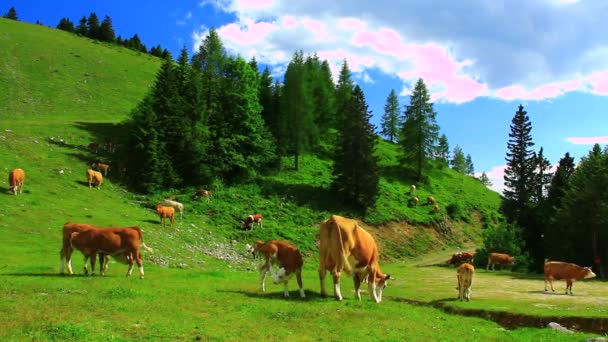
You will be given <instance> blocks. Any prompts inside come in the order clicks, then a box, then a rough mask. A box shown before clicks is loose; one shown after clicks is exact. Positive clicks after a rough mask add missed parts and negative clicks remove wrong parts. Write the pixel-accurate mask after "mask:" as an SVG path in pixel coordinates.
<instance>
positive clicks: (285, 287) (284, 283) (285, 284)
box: [283, 280, 289, 298]
mask: <svg viewBox="0 0 608 342" xmlns="http://www.w3.org/2000/svg"><path fill="white" fill-rule="evenodd" d="M287 284H288V281H287V280H285V281H284V282H283V285H284V287H283V296H284V297H285V298H289V288H288V286H287Z"/></svg>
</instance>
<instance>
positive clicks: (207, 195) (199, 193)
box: [192, 189, 213, 202]
mask: <svg viewBox="0 0 608 342" xmlns="http://www.w3.org/2000/svg"><path fill="white" fill-rule="evenodd" d="M212 195H213V191H210V190H205V189H198V190H196V192H195V193H194V196H192V197H193V198H194V199H199V198H201V197H204V198H206V199H207V202H211V196H212Z"/></svg>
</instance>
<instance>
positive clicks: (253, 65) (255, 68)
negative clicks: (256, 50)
mask: <svg viewBox="0 0 608 342" xmlns="http://www.w3.org/2000/svg"><path fill="white" fill-rule="evenodd" d="M249 66H250V67H251V70H253V71H255V72H256V73H258V74H259V70H258V61H257V60H256V59H255V56H253V57H251V60H250V61H249Z"/></svg>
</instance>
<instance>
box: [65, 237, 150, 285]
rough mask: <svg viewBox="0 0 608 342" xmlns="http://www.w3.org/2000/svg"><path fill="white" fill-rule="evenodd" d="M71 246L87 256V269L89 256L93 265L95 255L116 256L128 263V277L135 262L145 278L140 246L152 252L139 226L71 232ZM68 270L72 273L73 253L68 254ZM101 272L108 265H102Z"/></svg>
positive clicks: (102, 272) (103, 272) (141, 276)
mask: <svg viewBox="0 0 608 342" xmlns="http://www.w3.org/2000/svg"><path fill="white" fill-rule="evenodd" d="M70 246H71V247H72V249H77V250H79V251H81V252H82V254H84V256H85V269H86V262H87V259H88V258H91V266H92V267H94V265H95V261H94V260H95V255H96V254H98V253H99V254H103V255H109V256H112V257H115V258H116V259H117V260H118V261H121V262H124V263H127V264H128V265H129V269H128V270H127V277H128V276H130V275H131V272H132V271H133V264H134V263H137V266H138V267H139V278H141V279H143V278H144V266H143V259H142V257H141V253H140V250H139V247H140V246H142V247H144V248H145V249H146V250H147V251H148V252H150V253H152V249H151V248H149V247H148V246H146V244H145V243H144V241H143V235H142V232H141V229H140V228H139V227H135V226H134V227H124V228H96V227H92V228H89V229H86V230H83V231H76V232H72V233H70ZM67 260H68V261H67V264H68V272H69V273H70V274H72V273H73V272H72V269H71V254H70V255H68V256H67ZM100 270H101V274H102V275H104V274H105V271H106V270H107V263H106V265H105V266H104V265H100Z"/></svg>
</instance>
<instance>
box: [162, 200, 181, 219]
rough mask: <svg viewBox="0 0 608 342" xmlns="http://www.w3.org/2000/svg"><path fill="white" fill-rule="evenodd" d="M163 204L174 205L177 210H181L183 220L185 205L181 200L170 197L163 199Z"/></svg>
mask: <svg viewBox="0 0 608 342" xmlns="http://www.w3.org/2000/svg"><path fill="white" fill-rule="evenodd" d="M160 204H162V205H164V206H166V207H172V208H173V209H175V211H177V212H179V219H180V220H181V219H182V218H183V216H184V205H183V204H182V203H180V202H177V201H173V200H170V199H164V200H162V201H161V203H160Z"/></svg>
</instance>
